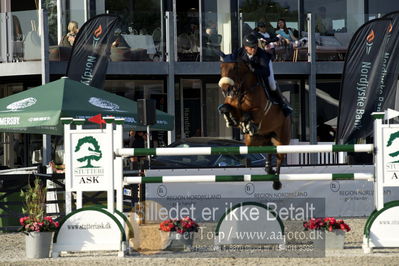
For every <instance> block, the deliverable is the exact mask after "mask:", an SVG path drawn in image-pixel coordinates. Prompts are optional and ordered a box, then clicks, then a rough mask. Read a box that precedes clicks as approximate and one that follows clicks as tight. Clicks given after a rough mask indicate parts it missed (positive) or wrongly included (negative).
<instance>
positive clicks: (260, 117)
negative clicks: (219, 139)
mask: <svg viewBox="0 0 399 266" xmlns="http://www.w3.org/2000/svg"><path fill="white" fill-rule="evenodd" d="M220 74H221V79H220V81H219V86H220V88H221V89H222V93H223V94H224V96H225V100H224V104H222V105H221V106H220V107H219V111H220V112H221V113H222V114H223V115H224V117H225V119H226V122H227V126H233V127H239V128H241V130H242V132H243V133H244V138H245V145H247V146H268V145H274V146H278V145H288V144H289V142H290V138H291V119H290V117H289V116H288V117H286V116H284V114H283V112H282V110H281V108H280V106H279V105H277V104H273V103H272V101H270V100H269V99H268V97H267V95H266V93H265V92H264V89H263V88H261V87H260V86H259V84H258V82H257V79H256V76H255V74H254V73H253V72H252V71H250V69H249V67H248V66H247V64H246V63H244V62H222V63H221V65H220ZM276 157H277V160H276V173H277V174H279V173H280V167H281V164H282V162H283V160H284V158H285V154H277V155H276ZM265 167H266V170H267V172H268V173H273V170H272V165H271V154H268V158H267V161H266V166H265ZM273 188H274V189H280V188H281V183H280V182H279V181H275V182H274V183H273Z"/></svg>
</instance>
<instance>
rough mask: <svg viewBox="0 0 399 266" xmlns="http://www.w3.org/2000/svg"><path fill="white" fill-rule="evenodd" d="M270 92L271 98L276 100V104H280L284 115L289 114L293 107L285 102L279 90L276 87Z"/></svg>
mask: <svg viewBox="0 0 399 266" xmlns="http://www.w3.org/2000/svg"><path fill="white" fill-rule="evenodd" d="M270 94H271V95H272V98H273V99H274V100H276V102H277V103H278V105H280V107H281V109H282V110H283V113H284V115H285V116H289V115H290V114H291V113H292V111H293V109H292V108H291V106H289V105H288V103H286V102H285V100H284V97H283V95H282V94H281V91H280V90H279V89H278V88H277V89H276V90H274V91H270Z"/></svg>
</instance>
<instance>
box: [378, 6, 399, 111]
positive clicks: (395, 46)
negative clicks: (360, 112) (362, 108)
mask: <svg viewBox="0 0 399 266" xmlns="http://www.w3.org/2000/svg"><path fill="white" fill-rule="evenodd" d="M382 18H388V19H391V20H392V22H391V24H390V26H389V28H388V32H387V34H388V40H387V46H386V49H385V54H384V59H383V60H384V62H383V64H382V69H381V71H382V73H381V84H380V89H378V90H377V96H376V97H377V102H376V108H374V109H373V111H377V112H382V111H385V110H387V109H388V108H391V109H395V99H396V86H397V83H398V76H399V61H398V58H399V11H395V12H392V13H389V14H386V15H385V16H383V17H382Z"/></svg>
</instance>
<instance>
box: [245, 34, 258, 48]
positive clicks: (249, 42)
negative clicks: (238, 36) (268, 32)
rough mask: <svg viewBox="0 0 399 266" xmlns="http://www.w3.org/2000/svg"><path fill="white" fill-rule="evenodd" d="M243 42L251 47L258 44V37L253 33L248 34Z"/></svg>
mask: <svg viewBox="0 0 399 266" xmlns="http://www.w3.org/2000/svg"><path fill="white" fill-rule="evenodd" d="M242 44H243V45H244V46H248V47H251V48H255V47H257V46H258V38H257V37H256V36H255V35H253V34H248V35H246V36H245V37H244V39H243V41H242Z"/></svg>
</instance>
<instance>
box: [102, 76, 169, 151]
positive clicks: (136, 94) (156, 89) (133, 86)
mask: <svg viewBox="0 0 399 266" xmlns="http://www.w3.org/2000/svg"><path fill="white" fill-rule="evenodd" d="M104 89H105V90H106V91H109V92H112V93H115V94H117V95H119V96H122V97H126V98H129V99H131V100H134V101H137V100H138V99H144V98H150V99H154V100H155V101H156V109H157V110H160V111H163V112H167V95H166V90H165V89H164V81H163V80H106V81H105V84H104ZM151 135H152V140H153V142H154V144H155V145H156V146H157V147H163V146H166V144H167V132H165V131H159V132H152V134H151ZM124 138H125V140H127V138H128V136H127V132H126V135H125V136H124Z"/></svg>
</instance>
